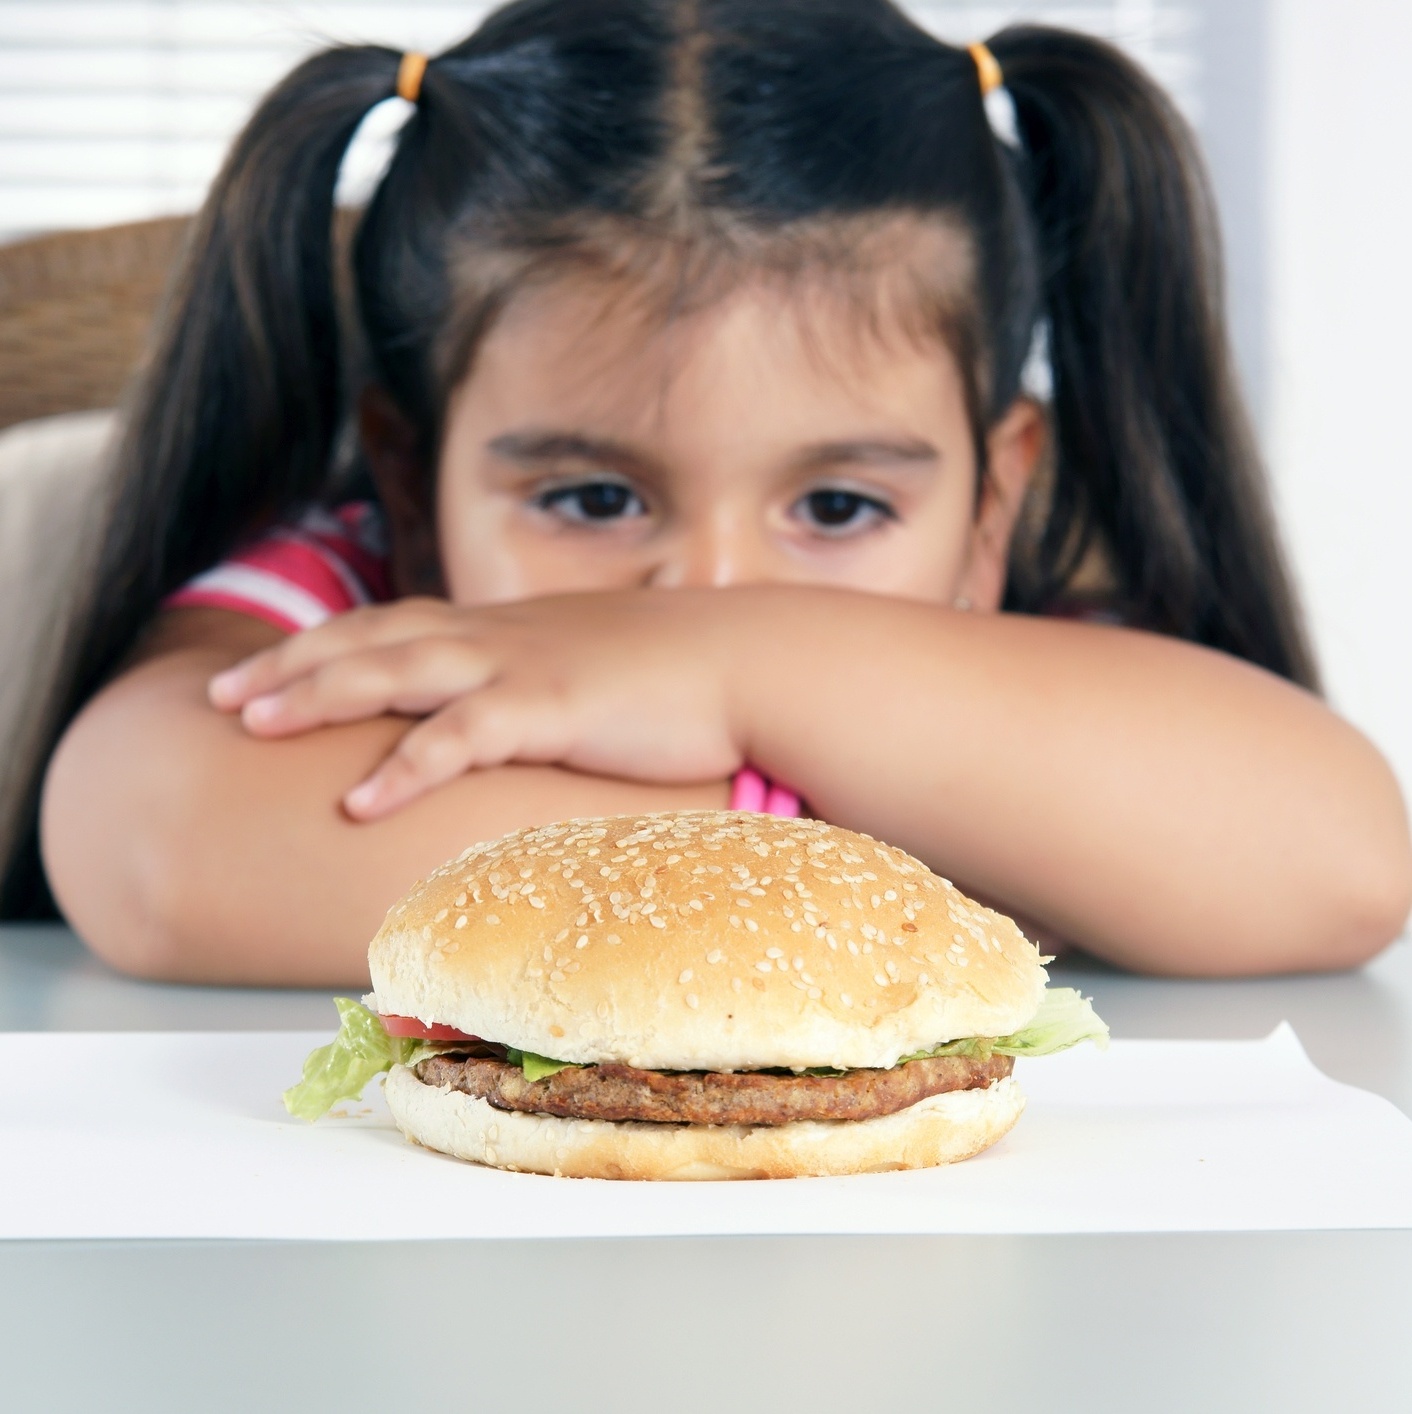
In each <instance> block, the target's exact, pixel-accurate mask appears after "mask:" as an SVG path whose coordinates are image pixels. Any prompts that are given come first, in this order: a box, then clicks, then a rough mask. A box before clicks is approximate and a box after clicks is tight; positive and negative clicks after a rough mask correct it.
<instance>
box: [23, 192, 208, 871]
mask: <svg viewBox="0 0 1412 1414" xmlns="http://www.w3.org/2000/svg"><path fill="white" fill-rule="evenodd" d="M186 226H187V220H186V218H174V219H167V220H160V221H147V222H142V223H140V224H137V225H130V226H116V227H110V228H108V229H105V230H98V231H70V232H63V233H60V234H58V235H53V236H46V237H42V238H40V239H38V240H31V241H24V242H20V243H17V244H14V245H10V246H3V247H0V429H3V430H0V604H3V605H4V608H3V610H0V861H3V860H5V859H6V858H7V857H8V855H9V852H10V849H11V847H12V845H13V842H14V836H15V831H16V828H17V826H18V823H19V822H18V819H17V816H18V812H19V810H20V807H21V805H22V801H21V799H20V795H21V793H22V792H23V790H24V787H25V782H26V779H27V777H28V774H29V769H30V766H31V764H32V762H33V758H34V753H35V751H36V750H37V749H38V745H39V742H38V738H39V736H40V734H41V732H42V728H43V722H44V717H45V713H46V709H47V708H48V706H49V699H50V695H51V693H52V691H53V687H54V676H55V670H56V668H57V667H58V653H59V650H60V647H61V645H62V642H63V639H64V634H65V632H66V630H67V628H68V624H69V620H70V618H71V616H72V613H73V610H74V606H75V604H76V602H77V600H78V598H79V597H80V596H81V594H82V592H83V586H84V584H85V582H86V576H87V573H88V571H89V567H90V565H91V563H92V558H93V542H94V532H95V530H96V529H97V526H98V523H99V517H100V514H101V510H102V506H103V504H104V501H105V497H106V491H107V471H108V466H109V464H110V451H111V447H112V443H113V439H114V436H115V434H116V430H117V414H116V413H114V412H113V411H111V409H112V408H113V407H114V406H115V405H116V404H117V403H118V401H119V399H120V398H121V395H122V392H123V389H124V388H125V387H126V385H127V383H128V382H129V381H130V379H131V377H132V374H133V372H134V370H135V369H136V367H137V366H138V364H139V363H140V361H141V356H142V352H143V349H144V347H145V345H146V341H147V335H148V330H149V329H150V326H151V323H152V318H153V315H154V313H155V311H156V308H157V305H158V303H159V301H160V299H161V294H162V290H163V288H164V285H165V282H166V279H167V276H168V274H169V273H170V271H171V268H172V266H173V264H174V262H175V260H176V258H177V255H178V252H179V249H180V244H181V240H182V237H183V235H184V232H185V229H186Z"/></svg>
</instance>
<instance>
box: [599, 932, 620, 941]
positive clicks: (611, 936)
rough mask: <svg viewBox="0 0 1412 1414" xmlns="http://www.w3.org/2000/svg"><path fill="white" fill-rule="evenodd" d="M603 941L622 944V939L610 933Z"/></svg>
mask: <svg viewBox="0 0 1412 1414" xmlns="http://www.w3.org/2000/svg"><path fill="white" fill-rule="evenodd" d="M603 941H604V942H605V943H621V942H622V939H621V938H620V937H619V936H618V935H617V934H616V933H609V934H608V936H607V937H606V938H604V940H603Z"/></svg>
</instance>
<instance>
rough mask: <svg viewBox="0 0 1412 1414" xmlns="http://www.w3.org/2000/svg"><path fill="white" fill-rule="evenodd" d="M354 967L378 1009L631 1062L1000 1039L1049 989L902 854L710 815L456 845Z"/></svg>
mask: <svg viewBox="0 0 1412 1414" xmlns="http://www.w3.org/2000/svg"><path fill="white" fill-rule="evenodd" d="M368 960H369V965H370V967H371V971H372V979H373V987H374V993H375V1000H376V1004H377V1008H378V1010H379V1011H381V1012H384V1013H390V1014H398V1015H403V1016H412V1017H416V1018H417V1019H418V1020H420V1021H422V1022H426V1023H433V1022H440V1023H443V1024H446V1025H450V1026H454V1027H456V1028H458V1029H459V1030H462V1031H465V1032H468V1033H470V1034H471V1035H474V1036H480V1037H483V1038H484V1039H486V1040H489V1041H496V1042H500V1043H503V1044H505V1045H509V1046H514V1047H517V1048H519V1049H520V1050H525V1051H533V1052H535V1053H537V1054H539V1055H545V1056H552V1057H554V1058H555V1059H557V1060H563V1061H573V1062H577V1063H580V1064H589V1065H592V1064H596V1063H599V1062H620V1063H623V1064H626V1065H630V1066H636V1067H639V1068H642V1069H647V1070H759V1069H768V1068H772V1067H780V1066H783V1067H791V1068H795V1069H802V1068H804V1067H809V1066H837V1067H840V1068H845V1069H854V1068H861V1067H876V1068H887V1067H890V1066H893V1065H895V1064H896V1063H897V1061H898V1060H899V1059H900V1058H901V1057H902V1056H904V1055H908V1054H911V1053H912V1052H915V1051H919V1050H924V1049H927V1048H929V1047H932V1046H935V1045H938V1044H940V1043H942V1042H945V1041H950V1040H954V1039H956V1038H958V1037H964V1036H1003V1035H1008V1034H1009V1033H1011V1032H1014V1031H1018V1030H1019V1029H1020V1028H1022V1027H1023V1026H1024V1025H1025V1024H1026V1023H1027V1022H1029V1020H1030V1019H1031V1018H1032V1017H1033V1016H1034V1014H1035V1012H1036V1010H1037V1009H1038V1007H1039V1003H1040V998H1041V995H1042V993H1043V990H1044V985H1045V981H1046V974H1045V971H1044V968H1043V966H1042V965H1041V962H1040V958H1039V954H1038V952H1037V951H1036V949H1035V948H1034V946H1033V945H1032V944H1031V943H1029V942H1028V941H1027V940H1026V939H1025V937H1024V936H1023V934H1021V932H1020V930H1019V929H1018V928H1017V927H1016V926H1015V925H1014V923H1012V922H1011V921H1010V920H1009V919H1008V918H1005V917H1003V916H1002V915H1000V914H998V913H994V912H992V911H991V910H990V909H988V908H984V907H982V906H981V905H979V904H977V903H974V902H972V901H971V900H970V899H968V898H966V896H965V895H964V894H962V893H961V892H960V891H959V890H957V889H956V888H954V887H953V886H952V885H951V884H950V883H948V882H947V881H946V880H945V879H941V878H938V877H937V876H936V875H935V874H933V873H932V872H931V871H930V870H929V869H927V868H926V866H925V865H923V864H921V863H919V862H918V861H917V860H915V859H913V858H912V857H911V856H910V855H908V854H906V853H904V852H903V851H902V850H900V849H896V848H894V847H892V846H890V845H884V844H880V843H878V842H877V841H875V840H873V839H870V838H869V837H868V836H866V835H860V834H855V833H853V832H852V831H850V830H841V829H837V828H835V827H834V826H831V825H826V824H823V823H822V822H820V821H817V820H791V819H779V818H776V817H773V816H768V815H753V814H745V813H736V812H728V811H691V812H681V813H673V814H660V815H644V816H617V817H612V818H607V819H595V820H570V821H566V822H563V823H560V824H556V825H549V826H545V827H543V828H540V829H532V830H520V831H517V832H516V833H514V834H511V835H507V836H506V837H505V838H504V839H500V840H496V841H494V842H492V843H488V844H480V845H475V846H473V847H472V848H470V849H468V850H467V851H466V852H465V853H464V854H462V855H461V856H460V857H459V858H458V859H455V860H453V861H451V862H450V863H449V864H446V865H445V866H443V867H442V868H441V869H438V870H437V871H436V872H435V873H434V874H433V875H432V876H431V877H430V878H429V879H427V880H425V881H424V882H422V883H421V884H418V885H417V887H415V888H414V889H413V890H412V891H411V893H409V894H408V895H407V896H406V898H404V899H403V900H402V902H400V903H399V904H397V905H396V906H395V907H394V908H393V909H392V910H391V911H390V912H389V913H388V915H387V918H386V920H385V922H384V923H383V926H382V928H381V930H380V931H379V932H378V935H377V937H376V938H374V939H373V942H372V945H371V947H370V949H369V953H368ZM418 1083H420V1082H418ZM424 1088H425V1087H424ZM463 1098H464V1097H463ZM467 1103H478V1102H470V1101H467ZM956 1103H958V1104H959V1103H962V1102H961V1101H959V1100H958V1101H956ZM965 1103H973V1102H971V1101H966V1102H965ZM929 1112H930V1111H929ZM492 1113H494V1114H498V1115H500V1117H499V1119H498V1120H497V1121H496V1122H497V1123H499V1124H500V1125H501V1126H502V1128H503V1127H504V1126H505V1125H506V1123H507V1120H506V1118H505V1116H504V1115H503V1114H500V1112H499V1111H492ZM538 1122H539V1121H538V1120H537V1119H536V1120H533V1121H531V1120H525V1121H524V1123H527V1124H529V1123H538ZM517 1123H518V1121H517ZM555 1123H561V1124H565V1125H572V1124H573V1123H575V1122H571V1121H556V1122H555ZM867 1123H872V1121H868V1122H867ZM763 1142H764V1141H763V1140H762V1141H761V1144H763ZM436 1147H441V1146H440V1145H437V1146H436ZM757 1147H758V1146H757ZM703 1152H704V1151H703ZM713 1152H714V1151H713ZM702 1162H706V1160H705V1159H703V1160H702ZM711 1162H714V1160H712V1161H711ZM522 1166H523V1167H535V1165H534V1164H531V1163H526V1164H524V1165H522ZM762 1167H765V1168H768V1167H769V1165H768V1164H765V1163H762ZM565 1171H566V1172H567V1171H568V1170H567V1169H565ZM821 1171H830V1172H832V1171H834V1170H821Z"/></svg>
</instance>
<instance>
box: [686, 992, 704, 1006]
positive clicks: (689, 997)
mask: <svg viewBox="0 0 1412 1414" xmlns="http://www.w3.org/2000/svg"><path fill="white" fill-rule="evenodd" d="M686 1004H687V1006H689V1007H690V1008H691V1009H692V1010H693V1011H695V1009H696V1008H697V1007H698V1006H699V1005H700V1004H701V1002H700V998H698V997H697V995H696V993H695V992H688V993H687V994H686Z"/></svg>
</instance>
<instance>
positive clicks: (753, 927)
mask: <svg viewBox="0 0 1412 1414" xmlns="http://www.w3.org/2000/svg"><path fill="white" fill-rule="evenodd" d="M745 926H746V928H748V929H749V930H750V932H752V933H758V932H759V931H760V925H759V924H758V923H757V922H756V921H755V920H754V919H753V918H747V919H746V920H745Z"/></svg>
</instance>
